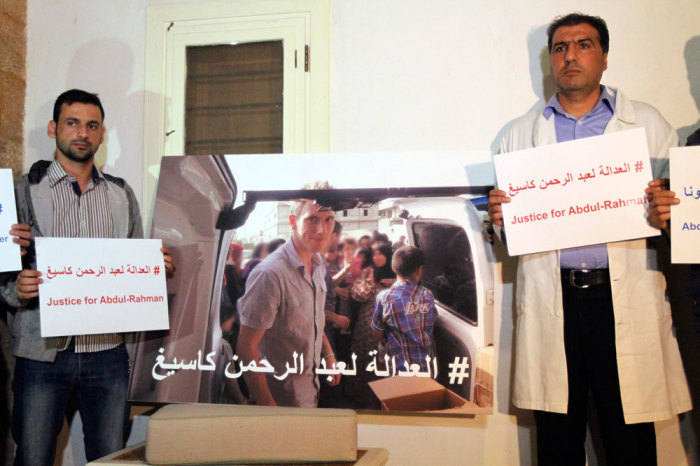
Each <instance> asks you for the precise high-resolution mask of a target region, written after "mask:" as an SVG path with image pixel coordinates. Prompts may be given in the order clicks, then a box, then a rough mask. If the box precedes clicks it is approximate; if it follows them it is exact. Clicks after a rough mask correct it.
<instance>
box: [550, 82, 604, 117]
mask: <svg viewBox="0 0 700 466" xmlns="http://www.w3.org/2000/svg"><path fill="white" fill-rule="evenodd" d="M601 105H605V106H606V107H607V108H608V110H610V112H612V113H614V112H615V97H614V96H613V95H612V94H611V93H610V91H608V88H607V87H606V86H600V96H598V102H596V104H595V105H594V106H593V108H592V109H591V111H590V112H588V113H587V114H586V115H588V114H589V113H592V112H593V111H595V110H597V109H598V108H600V106H601ZM554 112H557V113H558V114H560V115H564V116H567V117H569V118H573V119H574V120H576V119H577V118H574V117H573V116H571V115H570V114H569V113H567V112H566V111H564V109H563V108H562V106H561V104H560V103H559V98H558V97H557V93H556V92H555V93H554V95H553V96H552V97H551V98H550V99H549V102H547V105H546V106H545V107H544V110H543V111H542V114H543V115H544V117H545V118H546V119H548V120H549V117H551V116H552V114H554Z"/></svg>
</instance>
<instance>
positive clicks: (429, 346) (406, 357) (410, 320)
mask: <svg viewBox="0 0 700 466" xmlns="http://www.w3.org/2000/svg"><path fill="white" fill-rule="evenodd" d="M424 263H425V257H424V255H423V251H421V250H420V249H418V248H416V247H415V246H405V247H403V248H400V249H398V250H397V251H396V252H395V253H394V255H393V258H392V267H393V269H394V272H396V275H397V281H396V283H394V285H392V287H391V288H389V289H387V290H384V291H382V292H381V293H379V295H378V296H377V301H376V304H375V308H374V315H373V317H372V323H371V328H372V330H373V331H374V332H375V333H376V335H377V336H378V337H379V338H382V339H383V343H384V345H385V348H386V351H387V353H388V355H389V356H390V357H394V358H395V360H396V367H397V368H401V369H404V368H406V369H408V368H409V365H410V364H418V365H419V366H420V369H421V370H426V369H427V368H428V361H427V360H426V357H427V356H430V358H431V360H432V359H433V358H435V353H436V352H435V340H434V338H433V326H434V325H435V321H436V320H437V315H438V314H437V309H436V308H435V300H434V298H433V294H432V293H431V292H430V290H428V289H427V288H425V287H424V286H421V285H419V282H420V279H421V275H422V274H423V264H424Z"/></svg>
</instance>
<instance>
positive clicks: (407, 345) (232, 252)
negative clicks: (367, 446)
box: [220, 221, 437, 409]
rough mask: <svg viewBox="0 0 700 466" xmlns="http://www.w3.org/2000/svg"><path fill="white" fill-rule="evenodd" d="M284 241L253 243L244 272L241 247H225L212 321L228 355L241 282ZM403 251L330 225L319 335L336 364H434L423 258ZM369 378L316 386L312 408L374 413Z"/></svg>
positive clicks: (383, 238) (398, 244) (431, 304)
mask: <svg viewBox="0 0 700 466" xmlns="http://www.w3.org/2000/svg"><path fill="white" fill-rule="evenodd" d="M284 242H285V241H284V240H283V239H281V238H278V239H275V240H271V241H270V242H268V243H265V242H261V243H258V244H256V245H255V246H254V248H253V249H252V255H251V258H250V259H249V260H248V262H246V263H245V265H244V264H243V260H242V258H243V248H242V246H240V245H239V244H237V243H236V242H234V243H232V244H231V246H230V248H229V254H228V258H227V265H226V269H225V274H224V275H225V276H224V294H225V296H222V300H221V303H222V304H221V319H220V320H221V326H222V331H223V332H224V337H225V338H227V340H228V341H229V342H230V344H231V347H232V348H236V346H237V340H238V338H237V327H236V324H235V322H236V317H235V312H236V303H237V301H238V299H239V298H241V297H243V295H244V294H245V286H246V281H247V278H248V276H249V275H250V273H251V272H252V271H253V270H254V269H255V267H256V266H258V265H259V264H261V263H264V261H265V260H266V258H267V257H269V256H270V255H271V254H272V253H274V251H275V249H277V248H278V247H279V246H281V245H282V244H283V243H284ZM405 244H406V240H405V237H404V236H401V237H400V238H399V239H398V240H397V241H395V242H393V243H392V242H391V241H390V239H389V237H388V236H387V235H386V234H383V233H379V232H378V231H374V232H373V234H372V235H371V236H370V235H367V234H361V235H359V234H358V235H352V234H344V235H343V234H342V224H341V223H340V222H338V221H336V222H335V224H334V226H333V230H332V232H331V235H330V239H329V241H328V243H327V245H326V246H325V247H324V250H323V259H324V260H323V265H324V267H325V285H326V287H325V289H326V297H325V301H324V308H323V314H324V318H325V326H324V328H323V332H324V334H325V337H326V338H327V340H328V342H329V344H330V347H331V348H332V351H333V354H334V356H335V358H336V360H337V361H343V362H345V364H347V365H349V364H351V363H352V364H353V366H354V367H357V368H361V369H364V368H366V367H368V365H369V362H370V360H372V359H374V360H378V361H379V363H380V365H383V364H384V361H383V358H384V356H389V358H391V360H392V363H394V364H397V365H398V367H400V368H402V369H404V368H406V369H408V368H410V367H411V365H413V364H415V365H417V366H418V368H419V369H421V370H425V369H426V366H427V365H428V364H429V362H430V360H431V359H432V358H435V357H437V355H436V349H435V342H434V337H433V327H434V325H435V321H436V319H437V309H436V307H435V301H434V297H433V295H432V293H431V292H430V291H429V290H428V289H427V288H425V287H424V286H421V285H420V284H419V283H420V277H421V274H422V270H423V265H424V263H425V258H424V255H423V252H422V251H421V250H420V249H418V248H416V247H413V246H405ZM426 356H427V357H428V358H426ZM377 378H379V377H378V376H377V375H376V374H374V373H373V372H371V371H365V370H359V371H357V373H356V375H353V376H351V377H341V380H340V383H339V384H338V385H336V386H330V385H323V384H322V385H321V387H320V391H319V393H318V400H317V406H319V407H335V408H338V407H342V408H357V409H381V404H380V400H379V399H378V398H377V396H376V395H375V394H374V392H373V391H372V390H371V389H370V387H369V385H368V383H369V382H371V381H372V380H376V379H377ZM240 388H241V392H242V394H243V402H244V403H256V402H257V401H256V400H255V399H253V398H250V393H249V392H248V390H247V387H246V384H245V382H244V381H241V383H240ZM225 400H226V398H225ZM228 400H231V401H233V402H239V401H240V400H241V398H240V397H238V396H236V397H233V398H228Z"/></svg>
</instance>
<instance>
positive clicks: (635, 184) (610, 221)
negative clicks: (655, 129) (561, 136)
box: [494, 128, 659, 256]
mask: <svg viewBox="0 0 700 466" xmlns="http://www.w3.org/2000/svg"><path fill="white" fill-rule="evenodd" d="M645 134H646V133H645V130H644V128H639V129H633V130H629V131H621V132H616V133H611V134H606V135H602V136H595V137H590V138H585V139H576V140H573V141H568V142H563V143H560V144H550V145H544V146H539V147H534V148H531V149H525V150H522V151H516V152H510V153H505V154H498V155H495V156H494V165H495V170H496V178H497V179H498V186H499V188H500V189H502V190H503V191H505V192H506V194H507V195H508V196H509V197H510V199H511V202H510V203H506V204H503V225H504V227H505V232H506V236H507V238H508V241H507V244H508V253H509V254H510V255H511V256H517V255H521V254H529V253H535V252H541V251H551V250H554V249H564V248H570V247H576V246H586V245H589V244H600V243H607V242H612V241H622V240H627V239H634V238H644V237H648V236H656V235H658V234H659V231H658V230H657V229H655V228H652V227H651V226H650V225H649V224H648V223H647V220H646V208H647V199H646V196H645V194H644V189H645V188H646V186H647V183H648V182H649V181H651V179H652V170H651V164H650V159H649V150H648V147H647V139H646V135H645Z"/></svg>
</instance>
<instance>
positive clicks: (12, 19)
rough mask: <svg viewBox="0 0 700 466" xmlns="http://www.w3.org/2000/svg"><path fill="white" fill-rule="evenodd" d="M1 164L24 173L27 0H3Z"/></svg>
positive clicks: (16, 173)
mask: <svg viewBox="0 0 700 466" xmlns="http://www.w3.org/2000/svg"><path fill="white" fill-rule="evenodd" d="M0 31H2V32H1V33H0V167H2V168H12V170H13V174H14V176H15V177H17V176H19V175H21V174H22V159H23V141H24V134H23V130H22V128H23V126H24V96H25V86H26V61H27V60H26V56H27V34H26V31H27V0H2V1H1V2H0Z"/></svg>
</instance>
